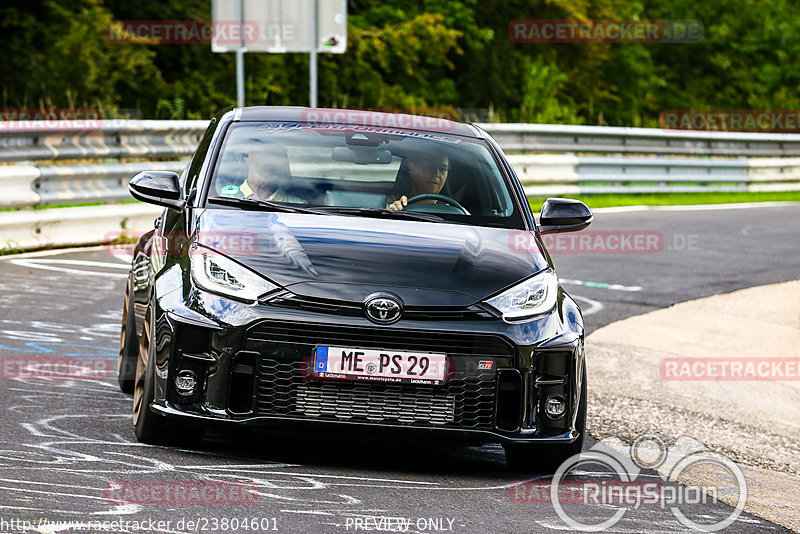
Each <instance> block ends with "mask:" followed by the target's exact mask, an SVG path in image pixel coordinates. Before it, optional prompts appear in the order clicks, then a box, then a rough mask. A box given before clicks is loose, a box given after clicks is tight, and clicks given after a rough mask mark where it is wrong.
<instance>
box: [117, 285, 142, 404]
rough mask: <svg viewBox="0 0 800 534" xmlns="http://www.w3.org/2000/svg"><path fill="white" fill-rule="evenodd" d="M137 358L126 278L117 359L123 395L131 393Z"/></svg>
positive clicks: (134, 323)
mask: <svg viewBox="0 0 800 534" xmlns="http://www.w3.org/2000/svg"><path fill="white" fill-rule="evenodd" d="M138 357H139V339H138V338H137V336H136V317H135V315H134V308H133V291H132V286H131V279H130V277H128V283H127V285H126V286H125V302H124V304H123V305H122V330H121V331H120V334H119V356H118V357H117V382H118V383H119V389H120V390H122V392H123V393H133V388H134V383H135V382H136V362H137V359H138Z"/></svg>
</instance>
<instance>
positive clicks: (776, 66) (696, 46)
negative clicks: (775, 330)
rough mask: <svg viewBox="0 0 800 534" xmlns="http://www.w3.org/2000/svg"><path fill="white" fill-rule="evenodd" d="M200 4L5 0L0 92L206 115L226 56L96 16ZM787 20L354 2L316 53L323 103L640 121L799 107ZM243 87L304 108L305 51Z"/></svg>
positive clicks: (784, 3)
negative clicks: (646, 28)
mask: <svg viewBox="0 0 800 534" xmlns="http://www.w3.org/2000/svg"><path fill="white" fill-rule="evenodd" d="M210 17H211V2H210V0H172V1H170V2H156V1H154V0H142V1H141V2H129V1H128V0H82V1H78V2H62V1H59V0H42V1H40V2H23V1H22V0H6V2H4V4H3V6H2V7H0V30H2V32H3V40H2V45H1V46H2V53H3V58H4V61H3V62H2V63H0V84H2V94H1V97H2V102H0V105H2V107H4V108H41V107H57V108H63V107H75V108H82V107H102V108H105V109H107V110H114V109H116V108H122V109H131V108H135V109H138V110H139V111H140V115H141V116H142V117H144V118H170V119H184V118H203V117H209V116H210V115H212V114H213V113H215V112H216V111H217V110H219V109H221V108H223V107H226V106H229V105H232V104H233V103H234V102H235V94H236V86H235V79H234V64H235V58H234V56H233V54H214V53H212V52H211V50H210V45H208V44H192V45H166V44H165V45H155V44H133V43H130V44H119V43H115V42H110V40H109V39H108V36H107V33H106V29H107V26H108V25H109V23H111V22H112V21H115V20H154V21H158V20H198V21H202V20H209V19H210ZM520 19H523V20H524V19H540V20H541V19H555V20H590V19H605V20H636V19H638V20H647V19H697V20H700V21H701V22H702V23H703V24H704V26H705V34H704V38H703V39H702V40H701V41H700V42H697V43H687V44H682V43H543V44H530V43H515V42H512V40H511V39H510V37H509V23H510V22H511V21H513V20H520ZM798 26H800V4H799V3H797V2H794V1H793V0H775V1H773V2H769V3H764V2H760V1H758V0H706V1H704V2H697V1H696V0H670V1H669V2H652V1H648V0H634V1H628V0H503V1H500V0H482V1H479V0H460V1H452V0H391V1H384V0H350V2H349V14H348V51H347V53H346V54H343V55H332V54H321V55H320V56H319V101H320V105H322V106H331V107H352V108H365V109H386V110H409V111H412V112H414V111H419V110H426V109H430V108H436V109H441V110H452V109H482V110H489V111H486V112H483V113H481V115H482V116H484V117H486V116H487V115H488V116H489V117H490V118H492V119H493V120H507V121H525V122H546V123H567V124H610V125H626V126H648V127H656V126H658V116H659V113H660V112H661V111H662V110H665V109H798V107H800V93H798V91H797V87H798V85H800V64H798V63H799V62H800V41H798V39H797V38H796V35H798ZM246 92H247V104H248V105H286V104H293V105H305V104H306V103H307V95H308V56H307V55H305V54H256V53H252V54H247V56H246ZM464 116H465V117H468V116H469V115H464Z"/></svg>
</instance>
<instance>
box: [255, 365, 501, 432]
mask: <svg viewBox="0 0 800 534" xmlns="http://www.w3.org/2000/svg"><path fill="white" fill-rule="evenodd" d="M305 365H306V364H305V362H302V361H295V362H280V361H278V360H273V359H262V361H261V366H260V369H259V379H258V390H257V400H256V413H257V414H258V415H274V416H286V417H301V418H309V419H319V420H329V421H349V422H361V423H381V424H396V425H414V426H434V427H436V426H439V427H442V426H443V427H458V428H475V429H489V428H492V427H493V426H494V405H495V396H496V387H497V386H496V377H495V374H494V373H483V374H481V375H477V376H470V377H460V378H459V377H458V375H456V377H455V378H453V379H450V380H449V381H448V382H447V383H446V384H444V385H441V386H417V385H407V384H384V383H377V382H375V383H363V382H359V383H353V382H346V381H339V380H336V381H333V380H331V381H323V380H309V379H308V378H306V371H305Z"/></svg>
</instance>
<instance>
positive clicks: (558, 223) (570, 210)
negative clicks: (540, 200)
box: [539, 198, 594, 234]
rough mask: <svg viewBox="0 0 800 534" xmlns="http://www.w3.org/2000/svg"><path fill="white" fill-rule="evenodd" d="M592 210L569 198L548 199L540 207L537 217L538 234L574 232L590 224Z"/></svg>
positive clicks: (592, 217)
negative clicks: (540, 211) (539, 213)
mask: <svg viewBox="0 0 800 534" xmlns="http://www.w3.org/2000/svg"><path fill="white" fill-rule="evenodd" d="M592 219H594V215H592V210H590V209H589V206H587V205H586V204H584V203H583V202H581V201H580V200H574V199H571V198H548V199H547V200H545V202H544V204H543V205H542V213H541V215H540V216H539V232H540V233H542V234H555V233H558V232H576V231H578V230H583V229H584V228H586V227H587V226H589V225H590V224H592Z"/></svg>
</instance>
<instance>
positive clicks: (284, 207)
mask: <svg viewBox="0 0 800 534" xmlns="http://www.w3.org/2000/svg"><path fill="white" fill-rule="evenodd" d="M208 201H209V202H212V203H214V204H222V205H225V206H236V207H240V208H250V209H263V208H269V209H270V210H273V211H283V212H286V213H312V214H314V215H327V213H326V212H324V211H320V210H316V209H313V208H304V207H302V206H291V205H288V204H282V203H280V202H275V201H272V200H259V199H257V198H236V197H210V198H209V199H208Z"/></svg>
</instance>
